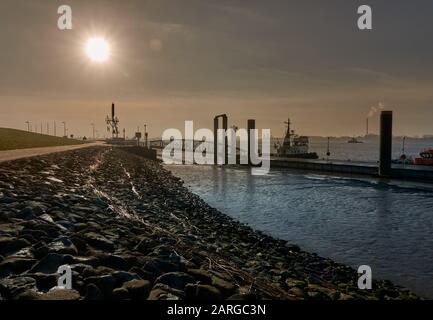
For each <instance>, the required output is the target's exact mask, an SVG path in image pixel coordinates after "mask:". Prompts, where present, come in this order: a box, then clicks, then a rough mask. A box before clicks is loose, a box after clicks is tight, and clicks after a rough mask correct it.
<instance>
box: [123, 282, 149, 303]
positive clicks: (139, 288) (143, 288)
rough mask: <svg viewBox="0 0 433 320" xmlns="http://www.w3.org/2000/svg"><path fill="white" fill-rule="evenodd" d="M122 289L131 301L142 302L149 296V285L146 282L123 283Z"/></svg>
mask: <svg viewBox="0 0 433 320" xmlns="http://www.w3.org/2000/svg"><path fill="white" fill-rule="evenodd" d="M122 288H123V289H126V290H127V291H128V293H129V295H130V297H131V298H132V299H135V300H144V299H147V297H148V296H149V293H150V290H151V284H150V282H149V281H147V280H131V281H128V282H126V283H124V284H123V286H122Z"/></svg>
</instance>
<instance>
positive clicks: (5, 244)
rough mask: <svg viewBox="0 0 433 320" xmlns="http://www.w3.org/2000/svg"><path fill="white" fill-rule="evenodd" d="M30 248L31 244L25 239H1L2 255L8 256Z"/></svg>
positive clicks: (0, 248)
mask: <svg viewBox="0 0 433 320" xmlns="http://www.w3.org/2000/svg"><path fill="white" fill-rule="evenodd" d="M28 246H30V242H28V241H27V240H24V239H16V238H9V237H0V254H1V255H7V254H10V253H14V252H17V251H19V250H21V249H22V248H25V247H28Z"/></svg>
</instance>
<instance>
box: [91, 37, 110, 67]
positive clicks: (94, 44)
mask: <svg viewBox="0 0 433 320" xmlns="http://www.w3.org/2000/svg"><path fill="white" fill-rule="evenodd" d="M85 51H86V55H87V56H88V57H89V59H90V60H92V61H93V62H97V63H103V62H106V61H107V60H108V59H109V58H110V54H111V52H110V45H109V44H108V42H107V40H105V39H104V38H101V37H94V38H90V39H89V40H87V43H86V47H85Z"/></svg>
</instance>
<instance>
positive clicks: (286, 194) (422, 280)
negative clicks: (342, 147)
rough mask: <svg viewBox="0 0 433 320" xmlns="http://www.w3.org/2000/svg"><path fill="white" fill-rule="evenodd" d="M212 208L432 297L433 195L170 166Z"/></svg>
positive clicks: (282, 174)
mask: <svg viewBox="0 0 433 320" xmlns="http://www.w3.org/2000/svg"><path fill="white" fill-rule="evenodd" d="M168 168H169V169H170V170H172V172H173V173H174V174H175V175H177V176H179V177H180V178H182V179H183V180H184V181H185V183H186V186H188V187H189V188H190V190H191V191H192V192H194V193H196V194H197V195H199V196H201V197H202V198H203V199H204V200H205V201H206V202H207V203H209V204H210V205H211V206H213V207H215V208H217V209H219V210H220V211H222V212H224V213H226V214H228V215H229V216H231V217H233V218H235V219H237V220H239V221H241V222H243V223H245V224H248V225H250V226H251V227H253V228H254V229H257V230H261V231H264V232H266V233H268V234H270V235H272V236H274V237H278V238H282V239H285V240H288V241H290V242H292V243H295V244H298V245H299V246H301V248H302V249H304V250H306V251H309V252H316V253H318V254H319V255H321V256H324V257H329V258H333V259H334V260H336V261H338V262H341V263H345V264H348V265H351V266H352V267H356V268H357V267H358V266H359V265H363V264H366V265H370V266H371V267H372V269H373V276H374V277H378V278H384V279H389V280H392V281H393V282H395V283H396V284H400V285H403V286H405V287H408V288H410V289H412V290H413V291H414V292H416V293H418V294H420V295H424V296H428V297H431V298H433V251H432V248H433V192H431V191H423V190H418V189H416V188H414V187H413V184H407V185H406V184H404V185H398V184H395V183H394V184H389V183H385V182H381V181H379V180H375V179H370V178H360V179H357V178H345V177H338V176H329V175H320V174H309V173H302V172H299V171H289V170H272V171H271V173H270V174H269V175H268V176H252V175H251V174H250V170H249V169H247V168H228V167H225V168H221V167H213V166H168Z"/></svg>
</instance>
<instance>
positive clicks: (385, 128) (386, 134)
mask: <svg viewBox="0 0 433 320" xmlns="http://www.w3.org/2000/svg"><path fill="white" fill-rule="evenodd" d="M379 159H380V161H379V176H381V177H389V176H390V175H391V161H392V111H382V113H381V114H380V158H379Z"/></svg>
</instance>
